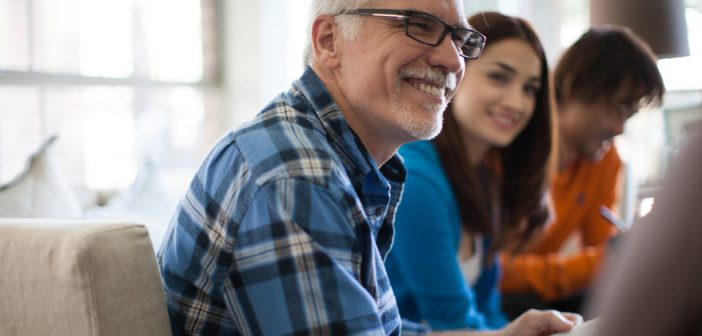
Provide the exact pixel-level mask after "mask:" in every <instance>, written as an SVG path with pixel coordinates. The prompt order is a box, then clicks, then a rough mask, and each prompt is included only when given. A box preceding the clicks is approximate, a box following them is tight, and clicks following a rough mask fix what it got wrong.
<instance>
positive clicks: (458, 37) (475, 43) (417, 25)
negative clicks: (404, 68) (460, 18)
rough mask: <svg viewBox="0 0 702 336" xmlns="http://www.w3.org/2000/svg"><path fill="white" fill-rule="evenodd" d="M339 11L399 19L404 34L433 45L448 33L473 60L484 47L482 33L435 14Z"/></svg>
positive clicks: (397, 11) (392, 11)
mask: <svg viewBox="0 0 702 336" xmlns="http://www.w3.org/2000/svg"><path fill="white" fill-rule="evenodd" d="M341 14H351V15H366V16H374V17H379V18H384V19H391V20H401V21H403V22H404V24H405V34H407V36H408V37H409V38H411V39H413V40H415V41H417V42H419V43H422V44H425V45H428V46H432V47H436V46H438V45H439V44H441V42H442V41H443V40H444V37H446V34H448V33H451V40H452V41H453V44H454V45H455V46H456V49H458V50H459V52H460V54H461V56H462V57H463V58H465V59H476V58H478V56H480V53H481V52H482V51H483V48H484V47H485V35H483V34H481V33H479V32H477V31H475V30H473V29H468V28H459V27H454V26H450V25H448V24H446V22H444V21H441V19H439V18H438V17H436V16H433V15H431V14H428V13H424V12H419V11H413V10H396V9H355V10H349V11H345V12H341V13H340V14H339V15H341Z"/></svg>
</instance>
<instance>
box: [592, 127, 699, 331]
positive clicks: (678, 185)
mask: <svg viewBox="0 0 702 336" xmlns="http://www.w3.org/2000/svg"><path fill="white" fill-rule="evenodd" d="M700 148H702V134H697V135H696V136H692V139H691V140H690V141H689V143H688V145H687V146H685V147H684V148H683V150H682V151H681V152H680V153H679V154H677V156H676V157H674V158H673V161H672V167H671V169H669V170H668V171H667V177H666V178H665V180H664V183H663V187H662V188H661V190H660V191H658V192H657V193H656V194H655V203H654V205H653V208H652V210H651V212H650V213H649V214H648V215H646V216H645V217H644V218H642V219H641V220H640V221H639V222H638V223H636V225H634V227H633V228H632V230H631V232H628V233H627V237H626V240H625V241H623V244H622V246H620V248H619V251H618V252H619V253H618V254H619V255H618V256H617V257H616V260H615V261H614V262H615V265H616V267H615V268H614V269H612V270H610V271H608V272H607V274H606V276H605V277H604V281H603V282H602V284H601V285H602V288H600V289H599V290H598V291H597V295H596V297H595V299H594V301H595V303H594V304H593V305H592V306H591V307H590V310H591V311H592V312H591V313H592V315H593V316H601V318H600V319H599V322H598V323H599V325H598V330H597V335H602V336H610V335H611V336H615V335H617V336H618V335H637V336H654V335H655V336H657V335H676V336H687V335H689V336H699V335H702V267H700V265H702V244H700V242H702V216H701V214H700V200H701V199H702V174H700V172H701V171H702V150H700Z"/></svg>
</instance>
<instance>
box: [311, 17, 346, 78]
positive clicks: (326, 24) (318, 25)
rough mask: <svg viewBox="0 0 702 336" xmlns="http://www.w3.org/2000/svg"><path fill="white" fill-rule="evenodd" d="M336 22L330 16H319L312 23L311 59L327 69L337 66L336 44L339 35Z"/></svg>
mask: <svg viewBox="0 0 702 336" xmlns="http://www.w3.org/2000/svg"><path fill="white" fill-rule="evenodd" d="M337 27H338V26H337V25H336V21H335V19H334V17H333V16H331V15H320V16H318V17H317V18H315V20H314V22H312V53H313V58H314V59H315V60H316V61H317V62H319V63H320V64H322V65H324V66H325V67H327V68H335V67H337V66H339V63H340V62H339V49H338V46H337V43H338V42H339V39H340V35H339V31H338V30H337Z"/></svg>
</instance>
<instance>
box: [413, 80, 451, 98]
mask: <svg viewBox="0 0 702 336" xmlns="http://www.w3.org/2000/svg"><path fill="white" fill-rule="evenodd" d="M407 82H408V83H409V84H410V86H412V87H413V88H415V89H417V90H419V91H421V92H424V93H426V94H428V95H430V96H434V97H437V98H444V97H446V89H444V88H442V87H439V86H436V85H432V84H429V83H426V82H423V81H418V80H413V79H411V78H408V79H407Z"/></svg>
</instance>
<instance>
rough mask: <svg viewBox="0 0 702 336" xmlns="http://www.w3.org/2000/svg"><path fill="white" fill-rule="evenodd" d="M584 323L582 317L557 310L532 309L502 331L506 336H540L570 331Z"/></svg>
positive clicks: (501, 333)
mask: <svg viewBox="0 0 702 336" xmlns="http://www.w3.org/2000/svg"><path fill="white" fill-rule="evenodd" d="M581 323H583V318H582V316H580V315H578V314H573V313H561V312H558V311H555V310H534V309H531V310H529V311H527V312H526V313H524V314H522V315H520V316H519V317H518V318H517V319H516V320H514V321H513V322H512V323H510V324H509V325H507V327H505V328H504V329H503V330H500V333H499V334H500V335H504V336H540V335H551V334H554V333H559V332H566V331H570V329H572V328H573V327H574V326H576V325H579V324H581Z"/></svg>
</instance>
